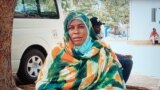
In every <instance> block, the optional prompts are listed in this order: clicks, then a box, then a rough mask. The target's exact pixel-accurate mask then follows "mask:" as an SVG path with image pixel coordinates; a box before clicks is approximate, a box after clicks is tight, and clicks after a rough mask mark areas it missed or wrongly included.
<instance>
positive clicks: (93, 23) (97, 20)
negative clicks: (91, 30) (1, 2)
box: [90, 17, 102, 26]
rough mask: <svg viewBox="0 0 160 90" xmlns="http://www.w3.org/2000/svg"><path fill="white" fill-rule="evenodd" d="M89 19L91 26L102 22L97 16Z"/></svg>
mask: <svg viewBox="0 0 160 90" xmlns="http://www.w3.org/2000/svg"><path fill="white" fill-rule="evenodd" d="M90 20H91V23H92V25H93V26H95V25H102V22H101V21H100V20H99V19H98V18H97V17H92V18H91V19H90Z"/></svg>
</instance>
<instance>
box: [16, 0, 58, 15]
mask: <svg viewBox="0 0 160 90" xmlns="http://www.w3.org/2000/svg"><path fill="white" fill-rule="evenodd" d="M14 17H15V18H59V12H58V7H57V3H56V0H17V3H16V7H15V15H14Z"/></svg>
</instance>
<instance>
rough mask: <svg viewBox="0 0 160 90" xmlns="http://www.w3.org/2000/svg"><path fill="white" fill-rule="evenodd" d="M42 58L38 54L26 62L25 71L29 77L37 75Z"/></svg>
mask: <svg viewBox="0 0 160 90" xmlns="http://www.w3.org/2000/svg"><path fill="white" fill-rule="evenodd" d="M41 65H42V59H41V58H40V57H39V56H32V57H31V58H30V59H29V60H28V63H27V72H28V74H29V75H30V76H31V77H37V76H38V73H39V71H40V69H41Z"/></svg>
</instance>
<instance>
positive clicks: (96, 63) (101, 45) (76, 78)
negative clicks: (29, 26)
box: [36, 11, 126, 90]
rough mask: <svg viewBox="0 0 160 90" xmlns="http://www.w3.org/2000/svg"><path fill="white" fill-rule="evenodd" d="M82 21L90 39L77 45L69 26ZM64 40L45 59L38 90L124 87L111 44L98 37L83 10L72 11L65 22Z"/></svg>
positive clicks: (102, 89)
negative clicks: (72, 39)
mask: <svg viewBox="0 0 160 90" xmlns="http://www.w3.org/2000/svg"><path fill="white" fill-rule="evenodd" d="M74 19H79V20H82V22H83V23H84V24H85V26H86V28H87V35H88V36H87V39H86V41H85V42H84V43H83V44H82V45H81V46H74V45H73V44H72V42H71V40H70V38H69V34H68V25H69V24H70V22H71V21H72V20H74ZM64 31H65V32H64V38H65V40H64V42H62V43H59V44H57V45H56V46H55V47H54V48H53V49H52V50H51V53H49V55H48V56H47V58H46V61H45V64H44V66H43V68H42V69H41V71H40V73H39V76H38V79H37V82H36V89H37V90H58V89H63V90H95V89H96V90H98V89H100V90H125V89H126V87H125V83H124V81H123V77H122V71H121V70H122V68H121V65H120V64H119V62H118V60H117V57H116V55H115V54H114V53H113V52H112V50H111V49H110V47H109V45H107V44H106V43H105V42H103V41H101V40H97V38H96V34H95V33H94V30H93V28H92V26H91V22H90V20H89V19H88V18H87V16H86V15H84V14H83V13H81V12H80V11H72V12H71V13H69V14H68V16H67V17H66V19H65V21H64Z"/></svg>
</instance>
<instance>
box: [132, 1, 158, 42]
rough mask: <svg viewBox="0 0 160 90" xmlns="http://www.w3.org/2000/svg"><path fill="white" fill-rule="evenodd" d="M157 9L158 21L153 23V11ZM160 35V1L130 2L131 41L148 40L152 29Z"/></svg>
mask: <svg viewBox="0 0 160 90" xmlns="http://www.w3.org/2000/svg"><path fill="white" fill-rule="evenodd" d="M152 8H157V13H156V15H157V20H156V22H152V19H151V18H152V17H151V9H152ZM153 27H155V28H156V29H157V32H158V33H159V34H160V0H130V30H129V39H130V40H146V39H149V35H150V33H151V31H152V28H153Z"/></svg>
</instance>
